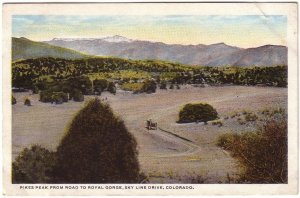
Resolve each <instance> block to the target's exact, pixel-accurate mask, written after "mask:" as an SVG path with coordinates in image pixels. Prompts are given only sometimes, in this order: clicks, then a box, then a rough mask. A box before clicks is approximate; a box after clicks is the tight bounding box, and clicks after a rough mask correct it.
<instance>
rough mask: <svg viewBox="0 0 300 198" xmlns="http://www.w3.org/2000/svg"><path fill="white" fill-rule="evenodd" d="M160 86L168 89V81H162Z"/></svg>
mask: <svg viewBox="0 0 300 198" xmlns="http://www.w3.org/2000/svg"><path fill="white" fill-rule="evenodd" d="M159 88H160V89H167V83H166V81H161V82H160V86H159Z"/></svg>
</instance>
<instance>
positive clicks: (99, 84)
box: [93, 79, 108, 94]
mask: <svg viewBox="0 0 300 198" xmlns="http://www.w3.org/2000/svg"><path fill="white" fill-rule="evenodd" d="M93 84H94V92H97V93H99V94H101V93H102V92H103V91H104V90H106V89H107V86H108V81H107V80H106V79H96V80H94V81H93Z"/></svg>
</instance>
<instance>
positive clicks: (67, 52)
mask: <svg viewBox="0 0 300 198" xmlns="http://www.w3.org/2000/svg"><path fill="white" fill-rule="evenodd" d="M39 57H55V58H66V59H76V58H84V57H87V55H85V54H83V53H80V52H76V51H74V50H71V49H66V48H63V47H57V46H53V45H49V44H47V43H42V42H35V41H31V40H29V39H27V38H24V37H21V38H14V37H13V38H12V60H13V61H15V60H20V59H29V58H39Z"/></svg>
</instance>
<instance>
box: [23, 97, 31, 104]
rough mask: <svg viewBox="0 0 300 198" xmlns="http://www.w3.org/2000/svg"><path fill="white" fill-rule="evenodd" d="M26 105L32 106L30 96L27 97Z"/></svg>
mask: <svg viewBox="0 0 300 198" xmlns="http://www.w3.org/2000/svg"><path fill="white" fill-rule="evenodd" d="M24 105H26V106H31V101H30V100H29V98H25V101H24Z"/></svg>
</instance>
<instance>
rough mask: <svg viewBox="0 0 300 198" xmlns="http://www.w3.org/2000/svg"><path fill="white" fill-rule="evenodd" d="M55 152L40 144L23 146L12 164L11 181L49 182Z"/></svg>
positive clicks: (16, 182) (54, 160)
mask: <svg viewBox="0 0 300 198" xmlns="http://www.w3.org/2000/svg"><path fill="white" fill-rule="evenodd" d="M55 162H56V158H55V153H54V152H51V151H49V150H47V149H45V148H42V147H41V146H38V145H34V146H32V147H31V148H30V149H28V148H25V149H24V150H23V151H22V152H21V154H20V155H19V156H18V157H17V158H16V160H15V161H14V162H13V164H12V183H14V184H24V183H51V182H52V178H53V176H52V169H53V166H54V164H55Z"/></svg>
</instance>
